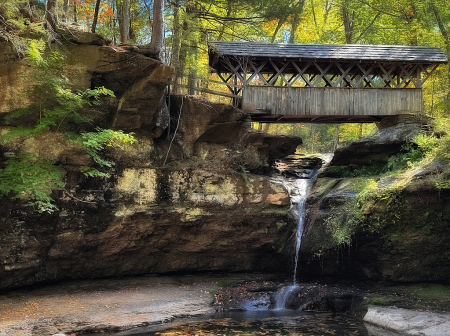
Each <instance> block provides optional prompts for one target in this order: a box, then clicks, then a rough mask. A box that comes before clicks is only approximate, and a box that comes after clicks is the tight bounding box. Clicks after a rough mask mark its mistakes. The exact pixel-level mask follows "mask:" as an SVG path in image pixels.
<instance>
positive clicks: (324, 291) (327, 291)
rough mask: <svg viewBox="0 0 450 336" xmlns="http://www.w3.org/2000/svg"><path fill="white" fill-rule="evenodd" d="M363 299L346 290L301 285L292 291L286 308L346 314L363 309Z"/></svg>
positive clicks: (352, 291)
mask: <svg viewBox="0 0 450 336" xmlns="http://www.w3.org/2000/svg"><path fill="white" fill-rule="evenodd" d="M362 302H363V297H362V296H361V294H358V293H355V291H354V290H347V289H345V288H336V287H334V288H333V287H329V288H328V287H323V286H312V285H302V284H301V285H300V286H298V287H297V288H295V289H294V290H291V291H290V292H289V294H288V296H287V298H286V301H285V308H287V309H292V310H307V311H317V312H333V313H344V312H349V311H352V312H354V311H356V310H361V309H362Z"/></svg>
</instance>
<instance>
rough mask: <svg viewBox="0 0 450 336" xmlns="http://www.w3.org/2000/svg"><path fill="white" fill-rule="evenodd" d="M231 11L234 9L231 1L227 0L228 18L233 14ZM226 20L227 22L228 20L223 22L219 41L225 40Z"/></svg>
mask: <svg viewBox="0 0 450 336" xmlns="http://www.w3.org/2000/svg"><path fill="white" fill-rule="evenodd" d="M231 11H232V7H231V1H230V0H227V18H229V17H230V16H231ZM225 22H227V21H224V22H223V24H222V28H220V33H219V37H218V38H217V41H222V40H223V33H224V32H225Z"/></svg>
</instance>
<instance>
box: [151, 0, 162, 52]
mask: <svg viewBox="0 0 450 336" xmlns="http://www.w3.org/2000/svg"><path fill="white" fill-rule="evenodd" d="M163 46H164V0H154V1H153V24H152V39H151V41H150V45H149V46H148V48H149V49H150V52H151V53H152V54H153V55H155V57H156V58H157V59H160V58H161V51H162V49H163Z"/></svg>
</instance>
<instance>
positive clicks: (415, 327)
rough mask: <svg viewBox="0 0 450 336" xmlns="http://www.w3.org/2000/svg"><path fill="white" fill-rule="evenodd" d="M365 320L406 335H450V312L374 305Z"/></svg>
mask: <svg viewBox="0 0 450 336" xmlns="http://www.w3.org/2000/svg"><path fill="white" fill-rule="evenodd" d="M364 321H366V322H369V323H372V324H375V325H377V326H380V327H383V328H386V329H389V330H393V331H396V332H401V333H403V334H406V335H423V336H449V335H450V314H444V313H439V314H438V313H431V312H422V311H412V310H407V309H398V308H380V307H372V308H369V311H368V312H367V314H366V315H365V316H364Z"/></svg>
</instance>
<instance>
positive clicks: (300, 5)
mask: <svg viewBox="0 0 450 336" xmlns="http://www.w3.org/2000/svg"><path fill="white" fill-rule="evenodd" d="M304 6H305V0H299V1H298V5H297V8H296V13H295V14H294V17H293V18H292V24H291V34H290V36H289V43H295V33H296V31H297V28H298V26H299V25H300V17H301V15H302V14H303V7H304Z"/></svg>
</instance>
